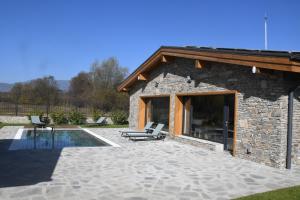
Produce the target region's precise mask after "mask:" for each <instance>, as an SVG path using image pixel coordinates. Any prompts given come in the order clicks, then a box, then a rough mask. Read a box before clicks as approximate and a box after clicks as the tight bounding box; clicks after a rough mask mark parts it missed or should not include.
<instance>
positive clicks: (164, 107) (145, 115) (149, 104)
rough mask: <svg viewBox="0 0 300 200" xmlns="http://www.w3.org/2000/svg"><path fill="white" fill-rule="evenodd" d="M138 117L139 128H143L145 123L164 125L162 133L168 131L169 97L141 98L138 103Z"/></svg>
mask: <svg viewBox="0 0 300 200" xmlns="http://www.w3.org/2000/svg"><path fill="white" fill-rule="evenodd" d="M139 112H140V116H139V121H141V124H140V125H139V128H140V129H141V128H143V127H144V126H145V124H146V123H147V122H150V121H151V122H154V125H157V124H158V123H161V124H164V128H163V130H164V131H169V113H170V97H169V96H167V97H165V96H163V97H162V96H157V97H156V96H153V97H142V98H141V101H140V111H139Z"/></svg>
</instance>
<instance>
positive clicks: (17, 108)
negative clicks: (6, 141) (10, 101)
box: [15, 103, 19, 116]
mask: <svg viewBox="0 0 300 200" xmlns="http://www.w3.org/2000/svg"><path fill="white" fill-rule="evenodd" d="M18 111H19V105H18V103H15V113H16V116H18Z"/></svg>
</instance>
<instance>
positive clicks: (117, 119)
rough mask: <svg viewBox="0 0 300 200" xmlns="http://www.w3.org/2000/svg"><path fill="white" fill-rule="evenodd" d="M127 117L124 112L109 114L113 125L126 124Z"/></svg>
mask: <svg viewBox="0 0 300 200" xmlns="http://www.w3.org/2000/svg"><path fill="white" fill-rule="evenodd" d="M127 118H128V115H127V113H126V112H124V111H115V112H112V113H111V120H112V121H113V122H114V124H127V123H128V121H127Z"/></svg>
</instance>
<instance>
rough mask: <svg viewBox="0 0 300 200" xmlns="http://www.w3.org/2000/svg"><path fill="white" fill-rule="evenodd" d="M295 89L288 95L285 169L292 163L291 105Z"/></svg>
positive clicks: (289, 167)
mask: <svg viewBox="0 0 300 200" xmlns="http://www.w3.org/2000/svg"><path fill="white" fill-rule="evenodd" d="M296 89H297V88H296ZM296 89H293V90H291V91H290V92H289V97H288V129H287V149H286V168H287V169H291V165H292V139H293V105H294V91H295V90H296Z"/></svg>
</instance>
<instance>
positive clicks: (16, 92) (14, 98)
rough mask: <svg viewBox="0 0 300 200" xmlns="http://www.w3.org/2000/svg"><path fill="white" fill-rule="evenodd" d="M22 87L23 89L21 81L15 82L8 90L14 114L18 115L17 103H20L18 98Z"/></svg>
mask: <svg viewBox="0 0 300 200" xmlns="http://www.w3.org/2000/svg"><path fill="white" fill-rule="evenodd" d="M22 89H23V85H22V83H16V84H14V86H13V87H12V89H11V91H10V95H11V99H12V101H13V102H14V104H15V113H16V116H17V115H18V110H19V109H18V108H19V103H20V100H21V97H22Z"/></svg>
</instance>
